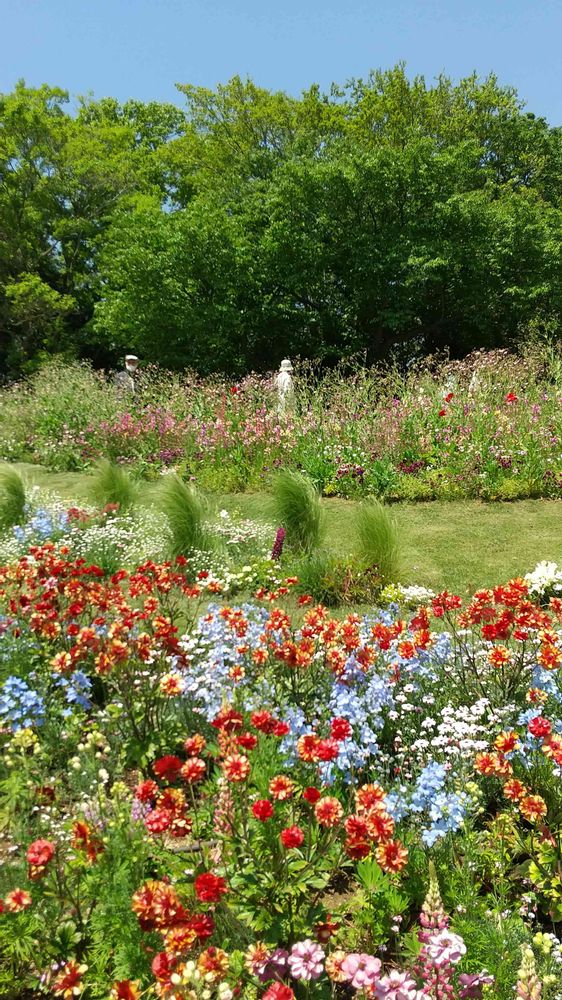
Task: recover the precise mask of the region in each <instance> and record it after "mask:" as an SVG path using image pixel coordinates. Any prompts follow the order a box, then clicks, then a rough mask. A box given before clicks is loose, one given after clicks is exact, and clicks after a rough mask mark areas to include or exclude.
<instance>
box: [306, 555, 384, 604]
mask: <svg viewBox="0 0 562 1000" xmlns="http://www.w3.org/2000/svg"><path fill="white" fill-rule="evenodd" d="M296 574H297V576H298V578H299V591H300V592H301V593H303V594H310V596H311V597H313V598H314V600H315V601H318V602H319V603H320V604H324V605H325V606H326V607H327V608H333V607H337V606H338V605H340V604H371V603H372V602H373V601H375V600H376V597H377V594H378V593H379V592H380V589H381V582H382V581H381V578H380V576H379V574H378V570H376V568H375V569H374V570H372V569H370V568H369V567H365V565H364V564H363V563H362V562H361V561H359V559H358V558H357V556H355V557H354V556H348V557H347V558H341V557H339V556H334V555H331V554H330V553H329V552H326V551H325V550H324V549H320V550H319V551H317V552H313V553H311V554H310V555H308V556H305V557H304V558H303V559H301V560H299V562H298V563H297V564H296Z"/></svg>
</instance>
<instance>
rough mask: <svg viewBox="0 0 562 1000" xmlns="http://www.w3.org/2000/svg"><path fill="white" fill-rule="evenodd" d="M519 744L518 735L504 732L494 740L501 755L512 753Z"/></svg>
mask: <svg viewBox="0 0 562 1000" xmlns="http://www.w3.org/2000/svg"><path fill="white" fill-rule="evenodd" d="M518 743H519V736H518V735H517V733H507V732H503V733H500V734H499V736H496V738H495V740H494V746H495V748H496V750H499V751H500V753H510V751H511V750H515V747H516V746H517V744H518Z"/></svg>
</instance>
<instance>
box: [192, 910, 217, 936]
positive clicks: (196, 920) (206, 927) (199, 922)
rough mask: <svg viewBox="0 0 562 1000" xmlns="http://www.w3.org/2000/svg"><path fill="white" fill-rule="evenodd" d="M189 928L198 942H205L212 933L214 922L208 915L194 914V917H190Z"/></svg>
mask: <svg viewBox="0 0 562 1000" xmlns="http://www.w3.org/2000/svg"><path fill="white" fill-rule="evenodd" d="M189 926H190V927H191V929H192V930H193V931H194V932H195V934H197V937H198V938H199V940H200V941H205V939H206V938H209V937H210V936H211V934H212V933H213V931H214V929H215V922H214V920H213V918H212V917H210V916H209V914H208V913H196V914H195V916H194V917H191V920H190V921H189Z"/></svg>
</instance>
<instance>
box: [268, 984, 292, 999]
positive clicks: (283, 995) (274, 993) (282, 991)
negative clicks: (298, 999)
mask: <svg viewBox="0 0 562 1000" xmlns="http://www.w3.org/2000/svg"><path fill="white" fill-rule="evenodd" d="M262 1000H295V994H294V993H293V991H292V989H291V987H290V986H285V983H272V984H271V986H269V987H268V988H267V989H266V991H265V993H264V994H263V997H262Z"/></svg>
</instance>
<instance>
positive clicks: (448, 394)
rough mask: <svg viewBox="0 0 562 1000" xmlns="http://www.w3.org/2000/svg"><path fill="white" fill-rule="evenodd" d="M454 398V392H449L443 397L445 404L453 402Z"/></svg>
mask: <svg viewBox="0 0 562 1000" xmlns="http://www.w3.org/2000/svg"><path fill="white" fill-rule="evenodd" d="M453 396H454V392H448V393H447V395H446V396H444V397H443V398H444V402H445V403H450V402H451V400H452V398H453Z"/></svg>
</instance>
